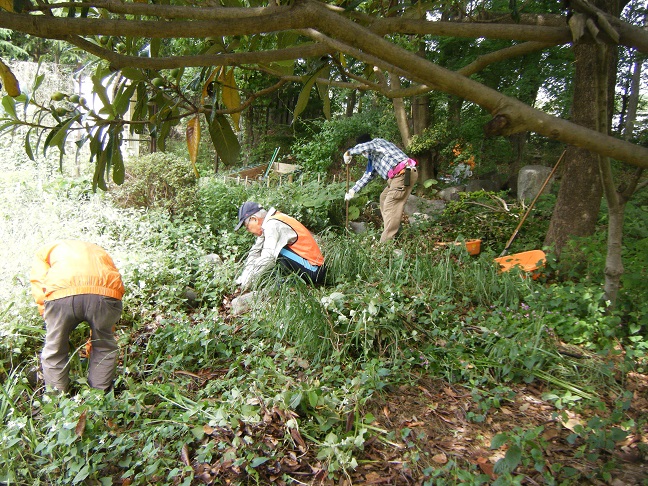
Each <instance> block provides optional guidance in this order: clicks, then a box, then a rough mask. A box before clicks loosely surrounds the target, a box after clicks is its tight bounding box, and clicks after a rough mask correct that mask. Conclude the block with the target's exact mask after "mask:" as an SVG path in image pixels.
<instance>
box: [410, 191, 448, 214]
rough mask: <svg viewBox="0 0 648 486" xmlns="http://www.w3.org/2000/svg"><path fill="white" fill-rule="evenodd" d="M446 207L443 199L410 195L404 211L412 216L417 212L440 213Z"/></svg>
mask: <svg viewBox="0 0 648 486" xmlns="http://www.w3.org/2000/svg"><path fill="white" fill-rule="evenodd" d="M444 209H445V202H444V201H441V200H439V199H425V198H422V197H417V196H413V195H410V197H409V198H408V199H407V202H406V203H405V209H404V210H403V212H404V213H405V214H406V215H408V216H412V215H414V214H416V213H419V214H421V213H422V214H427V215H432V214H438V213H440V212H442V211H443V210H444Z"/></svg>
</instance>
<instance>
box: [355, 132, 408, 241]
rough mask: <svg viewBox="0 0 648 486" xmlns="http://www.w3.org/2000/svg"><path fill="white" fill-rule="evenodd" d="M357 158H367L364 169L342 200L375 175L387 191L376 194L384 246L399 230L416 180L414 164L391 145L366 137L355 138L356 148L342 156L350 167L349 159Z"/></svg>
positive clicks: (381, 238) (381, 239)
mask: <svg viewBox="0 0 648 486" xmlns="http://www.w3.org/2000/svg"><path fill="white" fill-rule="evenodd" d="M359 154H362V155H364V156H365V157H367V168H366V170H365V173H364V174H363V175H362V177H361V178H360V179H358V181H356V183H355V184H354V185H353V187H352V188H351V189H349V192H347V193H346V194H345V195H344V199H345V201H349V200H351V199H353V197H354V196H355V195H356V194H357V193H358V192H359V191H360V190H361V189H362V188H363V187H365V186H366V185H367V184H368V183H369V181H371V180H372V179H373V178H374V177H375V176H376V175H379V176H380V177H382V178H383V179H385V180H386V181H387V187H385V189H384V190H383V192H382V194H380V214H381V215H382V219H383V226H384V228H383V232H382V235H381V236H380V242H381V243H384V242H385V241H387V240H390V239H392V238H393V237H394V236H396V233H397V232H398V229H399V228H400V224H401V218H402V217H403V209H404V208H405V203H406V202H407V198H408V197H409V195H410V194H411V193H412V188H413V187H414V184H416V181H417V179H418V172H417V169H416V165H417V163H416V161H415V160H414V159H410V158H409V157H408V156H407V155H406V154H405V152H403V151H402V150H401V149H399V148H398V147H397V146H396V145H394V144H393V143H391V142H388V141H387V140H384V139H382V138H374V139H372V138H371V136H370V135H369V134H363V135H360V136H359V137H358V139H357V140H356V145H355V146H354V147H352V148H350V149H349V150H347V151H346V152H345V153H344V162H345V163H346V164H347V165H348V164H350V163H351V160H353V156H354V155H359Z"/></svg>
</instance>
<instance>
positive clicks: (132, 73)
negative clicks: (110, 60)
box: [121, 67, 146, 81]
mask: <svg viewBox="0 0 648 486" xmlns="http://www.w3.org/2000/svg"><path fill="white" fill-rule="evenodd" d="M121 73H122V75H123V76H124V77H125V78H128V79H130V80H132V81H144V80H145V79H146V76H145V75H144V73H143V72H142V71H140V70H139V69H135V68H129V67H125V68H122V70H121Z"/></svg>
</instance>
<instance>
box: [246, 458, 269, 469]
mask: <svg viewBox="0 0 648 486" xmlns="http://www.w3.org/2000/svg"><path fill="white" fill-rule="evenodd" d="M267 461H268V458H267V457H255V458H254V459H252V460H251V461H250V466H251V467H252V468H256V467H259V466H260V465H261V464H263V463H265V462H267Z"/></svg>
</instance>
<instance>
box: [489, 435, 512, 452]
mask: <svg viewBox="0 0 648 486" xmlns="http://www.w3.org/2000/svg"><path fill="white" fill-rule="evenodd" d="M507 440H508V436H507V435H506V434H497V435H495V437H493V440H491V445H490V448H491V449H499V448H500V447H502V446H503V445H504V444H506V441H507Z"/></svg>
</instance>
